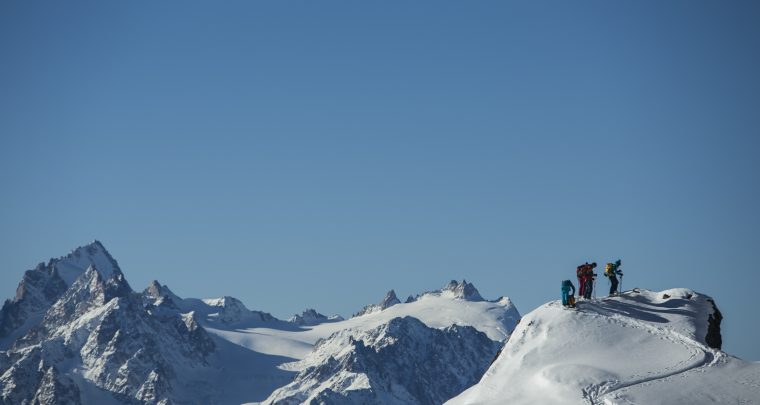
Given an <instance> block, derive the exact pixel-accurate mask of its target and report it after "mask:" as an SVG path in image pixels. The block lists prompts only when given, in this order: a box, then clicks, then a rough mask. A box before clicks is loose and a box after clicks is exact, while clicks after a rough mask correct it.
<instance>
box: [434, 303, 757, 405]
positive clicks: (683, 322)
mask: <svg viewBox="0 0 760 405" xmlns="http://www.w3.org/2000/svg"><path fill="white" fill-rule="evenodd" d="M714 313H715V307H714V305H713V303H712V301H711V300H710V299H709V298H708V297H706V296H704V295H701V294H698V293H695V292H694V291H691V290H687V289H673V290H667V291H661V292H651V291H646V290H641V291H639V290H633V291H629V292H626V293H625V294H623V295H621V296H618V297H614V298H607V299H595V300H590V301H581V302H579V303H578V308H577V310H572V309H566V308H563V307H562V305H561V304H560V303H559V302H558V301H554V302H550V303H548V304H545V305H543V306H541V307H539V308H538V309H536V310H534V311H532V312H531V313H529V314H527V315H526V316H525V317H523V319H522V320H521V322H520V324H519V325H518V326H517V328H516V329H515V331H514V333H513V334H512V336H511V337H510V339H509V341H508V342H507V344H506V345H505V346H504V348H503V349H502V352H501V354H500V355H499V357H498V359H497V360H496V361H495V362H494V364H493V365H492V366H491V367H490V368H489V370H488V371H487V372H486V373H485V375H484V376H483V378H482V379H481V380H480V382H479V383H478V384H477V385H475V386H473V387H471V388H470V389H468V390H467V391H465V392H464V393H462V394H461V395H459V396H457V397H456V398H454V399H452V400H450V401H448V402H447V405H463V404H494V405H495V404H505V403H509V404H642V405H650V404H712V403H722V404H723V403H725V404H728V403H731V404H758V403H760V364H758V363H748V362H744V361H742V360H740V359H737V358H735V357H732V356H729V355H727V354H726V353H724V352H722V351H720V350H718V349H715V348H711V347H709V346H708V344H707V340H706V336H707V335H708V330H709V322H708V319H709V317H710V316H711V315H713V314H714ZM708 340H710V342H711V344H712V345H716V343H719V342H715V341H714V340H713V339H708Z"/></svg>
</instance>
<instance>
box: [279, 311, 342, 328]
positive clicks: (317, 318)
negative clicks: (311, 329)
mask: <svg viewBox="0 0 760 405" xmlns="http://www.w3.org/2000/svg"><path fill="white" fill-rule="evenodd" d="M342 320H343V317H342V316H340V315H332V316H329V317H328V316H325V315H322V314H320V313H319V312H317V311H316V310H314V309H312V308H309V309H306V310H305V311H303V312H301V313H300V314H295V315H293V316H292V317H290V319H288V322H291V323H294V324H296V325H299V326H314V325H319V324H321V323H326V322H338V321H342Z"/></svg>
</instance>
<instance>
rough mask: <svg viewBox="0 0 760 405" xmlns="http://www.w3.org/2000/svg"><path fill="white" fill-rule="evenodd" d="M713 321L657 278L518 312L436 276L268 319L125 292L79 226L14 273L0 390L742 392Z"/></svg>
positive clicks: (340, 397) (583, 396) (531, 394)
mask: <svg viewBox="0 0 760 405" xmlns="http://www.w3.org/2000/svg"><path fill="white" fill-rule="evenodd" d="M376 302H377V301H376ZM721 319H722V316H721V314H720V312H719V311H718V310H717V307H716V305H715V303H714V302H713V301H712V300H711V299H710V298H709V297H707V296H705V295H703V294H699V293H696V292H694V291H691V290H686V289H674V290H668V291H665V292H660V293H655V292H651V291H646V290H633V291H629V292H626V293H625V294H623V295H621V296H619V297H616V298H611V299H599V300H590V301H581V302H580V303H579V305H578V308H577V309H576V310H569V309H565V308H563V307H561V305H559V304H558V302H556V301H553V302H550V303H547V304H546V305H544V306H542V307H539V308H538V309H536V310H534V311H533V312H531V313H530V314H528V315H526V316H525V317H524V318H522V320H521V318H520V314H519V313H518V312H517V309H516V308H515V306H514V305H513V304H512V302H511V300H510V299H509V298H507V297H501V298H499V299H496V300H492V301H489V300H486V299H484V298H483V297H482V296H481V295H480V293H479V292H478V290H477V289H476V288H475V286H474V285H472V284H471V283H468V282H466V281H461V282H458V281H451V282H449V283H446V284H445V285H444V286H443V287H442V288H441V289H438V290H434V291H429V292H425V293H421V294H418V295H415V296H412V297H409V298H408V299H407V300H405V302H401V300H399V299H398V297H397V296H396V294H395V292H394V291H393V290H391V291H389V292H388V294H386V296H385V297H384V298H383V299H382V300H380V301H379V302H378V303H377V304H369V305H367V306H365V307H364V308H363V309H362V310H360V311H358V312H357V313H356V314H355V315H354V316H353V317H351V318H348V319H343V318H342V317H340V316H338V315H333V316H325V315H322V314H320V313H319V312H317V311H316V310H314V309H307V310H305V311H304V312H302V313H301V314H297V315H294V316H293V317H292V318H290V319H288V320H280V319H277V318H275V317H274V316H272V315H271V314H269V313H267V312H264V311H260V310H250V309H248V308H247V307H246V306H245V305H244V304H243V303H242V302H241V301H240V300H238V299H235V298H233V297H227V296H225V297H221V298H213V299H197V298H181V297H180V296H178V295H177V294H175V293H174V292H172V291H171V290H170V289H169V287H167V286H166V285H162V284H161V283H159V282H158V281H153V282H151V283H150V284H149V285H148V286H147V287H146V288H145V289H143V290H142V291H141V292H136V291H134V290H133V289H132V288H131V286H130V285H129V284H128V283H127V281H126V278H125V276H124V273H122V270H121V269H120V268H119V266H118V263H117V262H116V261H115V260H114V259H113V257H111V255H110V254H109V253H108V252H107V251H106V249H105V247H103V245H102V244H101V243H100V242H97V241H96V242H93V243H91V244H89V245H86V246H83V247H80V248H77V249H75V250H74V251H73V252H71V253H70V254H69V255H67V256H64V257H61V258H58V259H51V260H50V261H48V262H47V263H41V264H39V265H38V266H37V267H35V268H34V269H32V270H29V271H27V272H25V273H24V275H23V278H22V280H21V283H20V284H19V287H18V289H17V293H16V296H15V297H14V298H12V299H9V300H7V301H6V302H5V304H4V305H3V307H2V310H0V403H2V404H14V405H15V404H106V405H107V404H241V403H248V404H254V403H262V404H301V403H307V404H441V403H444V402H446V401H449V402H448V403H451V404H501V403H526V404H527V403H530V404H536V403H567V404H580V403H583V404H597V403H610V404H618V403H619V404H630V403H634V404H657V403H663V404H670V403H715V402H719V403H760V395H758V392H760V365H758V363H747V362H744V361H742V360H740V359H737V358H734V357H731V356H729V355H727V354H725V353H723V352H722V351H720V344H721V335H720V321H721Z"/></svg>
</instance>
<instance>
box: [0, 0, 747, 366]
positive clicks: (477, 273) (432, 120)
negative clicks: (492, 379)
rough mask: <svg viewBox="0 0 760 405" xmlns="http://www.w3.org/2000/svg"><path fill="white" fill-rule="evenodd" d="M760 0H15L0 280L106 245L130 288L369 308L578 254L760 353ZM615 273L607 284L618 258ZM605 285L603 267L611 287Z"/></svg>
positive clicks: (2, 116) (484, 287) (489, 287)
mask: <svg viewBox="0 0 760 405" xmlns="http://www.w3.org/2000/svg"><path fill="white" fill-rule="evenodd" d="M758 21H760V3H758V2H757V1H730V2H718V1H694V0H688V1H626V2H621V1H615V2H610V1H586V2H567V1H556V2H546V1H523V2H507V1H494V2H489V1H475V2H460V1H457V2H445V1H435V2H393V1H390V2H385V1H384V2H354V1H332V2H313V1H272V2H265V1H227V2H222V3H221V4H220V3H218V2H206V1H202V2H189V1H182V2H152V1H151V2H141V1H91V2H75V1H72V2H38V1H4V2H2V3H0V296H2V297H10V296H12V295H13V292H14V289H15V287H16V285H17V283H18V281H19V280H20V279H21V275H22V273H23V271H24V270H26V269H29V268H32V267H33V266H34V265H35V264H36V263H37V262H39V261H43V260H46V259H47V258H48V257H50V256H60V255H63V254H65V253H67V252H68V251H69V250H70V249H72V248H74V247H76V246H78V245H81V244H84V243H87V242H89V241H90V240H92V239H96V238H97V239H99V240H101V241H102V242H103V243H104V244H105V245H106V247H107V248H108V249H109V250H110V251H111V253H112V254H113V255H114V256H115V257H116V259H117V260H118V261H119V263H120V264H121V266H122V268H123V270H124V271H125V273H126V275H127V279H128V280H129V281H130V282H131V284H132V286H133V287H134V288H135V289H142V288H144V286H146V285H147V283H148V282H149V281H150V280H151V279H154V278H156V279H158V280H159V281H161V282H163V283H166V284H168V285H169V286H170V287H171V288H172V289H173V290H174V291H175V292H176V293H178V294H179V295H182V296H192V297H209V296H220V295H232V296H236V297H238V298H240V299H242V300H243V301H244V302H245V303H246V304H247V305H248V306H249V307H250V308H253V309H260V310H264V311H269V312H271V313H273V314H274V315H276V316H279V317H287V316H289V315H290V314H292V313H294V312H296V311H300V310H302V309H304V308H306V307H314V308H316V309H317V310H319V311H320V312H323V313H326V314H332V313H340V314H343V315H350V314H351V313H352V312H354V311H356V310H358V309H359V308H360V307H361V306H362V305H364V304H366V303H369V302H374V301H378V300H379V299H381V298H382V296H383V294H384V293H385V292H386V291H387V290H389V289H391V288H395V289H396V291H397V292H398V293H399V295H403V296H405V295H407V294H410V293H417V292H422V291H424V290H429V289H433V288H436V287H439V286H440V285H442V284H443V283H444V282H446V281H448V280H449V279H452V278H457V279H461V278H466V279H467V280H468V281H472V282H473V283H475V285H476V286H477V287H478V288H479V289H480V291H481V293H482V294H483V295H484V296H486V297H488V298H496V297H498V296H500V295H508V296H510V297H511V298H512V299H513V300H514V301H515V303H516V305H517V306H518V308H519V309H520V311H521V312H523V313H527V312H528V311H530V310H531V309H533V308H535V307H536V306H538V305H540V304H542V303H544V302H546V301H547V300H551V299H557V298H558V297H559V285H560V281H561V280H562V279H565V278H571V277H572V276H573V275H574V269H575V266H576V265H578V264H579V263H582V262H583V261H586V260H589V261H591V260H595V261H598V262H606V261H610V260H614V259H617V258H622V259H623V270H624V271H626V278H625V281H624V287H626V288H628V287H634V286H639V287H646V288H650V289H654V290H661V289H666V288H671V287H689V288H693V289H695V290H698V291H702V292H705V293H707V294H709V295H712V296H714V297H715V298H716V300H717V303H718V305H719V306H720V308H721V309H722V310H723V312H724V315H725V323H724V340H725V349H726V351H728V352H729V353H732V354H736V355H739V356H740V357H743V358H746V359H750V360H760V347H758V345H757V342H758V341H760V322H758V315H757V313H756V312H755V311H756V310H757V308H758V296H757V291H758V286H759V285H760V275H759V274H760V272H758V268H757V263H758V258H759V255H760V249H759V248H760V232H758V229H760V210H759V209H758V207H759V206H760V205H758V197H759V196H760V158H759V156H760V74H759V73H758V72H760V24H759V23H758ZM604 282H606V281H604ZM605 287H606V286H605Z"/></svg>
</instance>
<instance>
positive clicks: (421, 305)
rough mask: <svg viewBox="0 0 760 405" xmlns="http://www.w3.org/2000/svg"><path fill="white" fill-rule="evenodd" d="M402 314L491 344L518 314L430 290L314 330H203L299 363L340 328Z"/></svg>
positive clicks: (502, 304)
mask: <svg viewBox="0 0 760 405" xmlns="http://www.w3.org/2000/svg"><path fill="white" fill-rule="evenodd" d="M405 316H411V317H414V318H417V319H419V320H420V321H422V323H424V324H425V325H427V326H428V327H431V328H435V329H443V328H446V327H449V326H451V325H460V326H472V327H474V328H475V329H477V330H479V331H481V332H484V333H485V334H486V335H487V336H488V337H489V338H490V339H491V340H496V341H503V340H504V339H506V338H507V336H509V333H510V331H511V330H512V329H513V328H514V326H515V325H516V324H517V321H518V320H519V319H520V314H519V313H518V312H517V309H516V308H515V307H514V305H512V302H511V301H510V300H509V299H501V300H499V301H497V302H490V301H466V300H464V299H461V298H457V297H455V296H453V295H450V294H445V293H444V294H442V293H438V292H435V293H427V294H423V295H422V296H421V297H419V298H418V299H417V301H414V302H411V303H408V304H396V305H394V306H392V307H390V308H387V309H385V310H383V311H379V312H373V313H369V314H366V315H361V316H357V317H354V318H350V319H347V320H344V321H338V322H329V323H322V324H319V325H315V326H303V327H297V328H294V327H283V326H282V324H279V323H273V324H271V326H270V325H267V324H266V323H264V324H263V325H262V323H258V324H257V326H254V327H249V328H246V327H244V325H232V327H231V328H220V327H218V326H217V325H213V326H212V325H209V324H207V325H205V326H206V330H208V331H209V332H210V333H212V334H215V335H217V336H219V337H221V338H224V339H226V340H228V341H230V342H233V343H236V344H238V345H241V346H244V347H247V348H249V349H251V350H253V351H256V352H259V353H265V354H270V355H275V356H285V357H291V358H293V359H298V360H301V359H303V358H305V357H306V356H307V355H308V354H309V352H311V349H312V347H313V346H314V344H315V343H316V342H317V341H318V340H320V339H326V338H328V337H329V336H330V335H332V334H333V333H336V332H339V331H342V330H345V329H352V330H369V329H373V328H376V327H378V326H380V325H383V324H386V323H388V322H390V320H391V319H393V318H399V317H405ZM241 326H243V327H241ZM301 366H305V364H301ZM286 367H287V366H286Z"/></svg>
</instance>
